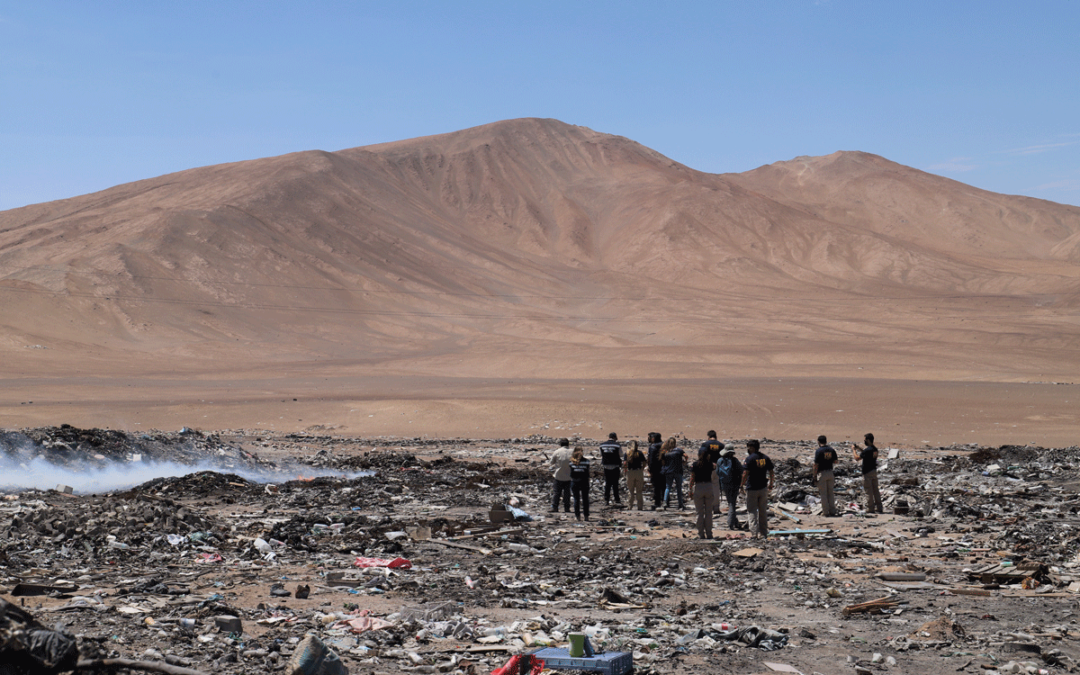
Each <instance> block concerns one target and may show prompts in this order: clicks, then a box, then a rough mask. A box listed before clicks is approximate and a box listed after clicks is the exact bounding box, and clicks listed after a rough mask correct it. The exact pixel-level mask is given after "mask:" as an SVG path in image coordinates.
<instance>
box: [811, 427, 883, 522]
mask: <svg viewBox="0 0 1080 675" xmlns="http://www.w3.org/2000/svg"><path fill="white" fill-rule="evenodd" d="M817 442H818V449H817V452H815V453H814V475H813V482H814V484H815V485H817V488H818V496H819V497H820V498H821V513H822V515H824V516H825V517H826V518H836V517H837V516H839V515H840V512H839V511H838V510H837V508H836V493H835V491H834V490H835V487H836V478H835V476H834V475H833V467H834V465H835V464H836V462H838V461H839V458H840V457H839V455H838V454H837V452H836V450H834V449H833V447H832V446H831V445H829V439H827V438H825V436H818V438H817ZM863 444H864V447H862V448H860V447H859V446H858V444H856V443H852V444H851V453H852V456H853V457H854V459H855V461H857V462H859V463H860V468H861V469H862V479H863V492H864V493H865V494H866V512H867V513H884V512H885V510H884V508H883V507H882V504H881V489H880V488H879V487H878V477H877V459H878V449H877V446H876V445H874V434H865V435H864V436H863Z"/></svg>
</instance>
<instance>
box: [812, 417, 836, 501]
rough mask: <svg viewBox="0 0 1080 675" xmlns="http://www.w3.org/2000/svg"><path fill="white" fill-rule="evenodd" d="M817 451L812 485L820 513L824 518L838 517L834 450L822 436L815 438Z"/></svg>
mask: <svg viewBox="0 0 1080 675" xmlns="http://www.w3.org/2000/svg"><path fill="white" fill-rule="evenodd" d="M817 444H818V449H817V452H815V453H814V483H815V484H816V485H817V487H818V495H819V496H820V497H821V513H822V515H824V516H825V517H826V518H835V517H836V516H838V515H840V514H839V513H837V512H836V495H835V494H834V492H833V491H834V490H835V489H836V478H835V476H833V464H835V463H836V459H837V457H836V450H833V449H832V447H831V446H830V445H828V439H827V438H825V437H824V436H818V437H817Z"/></svg>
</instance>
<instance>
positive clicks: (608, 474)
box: [604, 469, 622, 504]
mask: <svg viewBox="0 0 1080 675" xmlns="http://www.w3.org/2000/svg"><path fill="white" fill-rule="evenodd" d="M620 473H622V471H621V470H620V469H604V503H605V504H607V503H608V502H610V501H611V493H612V492H614V493H615V503H616V504H622V497H620V496H619V474H620Z"/></svg>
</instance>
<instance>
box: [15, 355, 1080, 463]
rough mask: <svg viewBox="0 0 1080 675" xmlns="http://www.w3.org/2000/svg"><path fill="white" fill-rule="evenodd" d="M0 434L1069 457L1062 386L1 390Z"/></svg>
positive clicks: (274, 381) (570, 384)
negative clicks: (962, 449)
mask: <svg viewBox="0 0 1080 675" xmlns="http://www.w3.org/2000/svg"><path fill="white" fill-rule="evenodd" d="M0 391H2V392H3V393H2V394H0V396H2V398H0V427H3V428H21V427H34V426H47V425H57V424H61V423H67V424H73V425H75V426H80V427H87V428H89V427H101V428H115V429H125V430H139V429H143V430H145V429H152V428H156V429H165V430H170V429H171V430H175V429H179V428H181V427H191V428H197V429H204V430H213V429H224V428H247V429H259V428H263V429H267V430H274V431H298V430H316V431H321V432H325V433H329V434H340V435H364V436H375V435H392V436H399V437H423V438H436V437H442V438H446V437H461V438H497V437H507V438H511V437H521V436H527V435H530V434H535V433H541V434H545V435H553V436H557V435H564V434H565V435H567V436H569V435H575V434H576V435H580V436H582V437H586V438H604V437H606V435H607V433H608V432H610V431H615V432H617V433H619V434H620V436H621V437H626V438H630V437H644V436H645V435H646V434H647V433H648V432H650V431H658V432H660V433H662V434H664V435H665V436H666V435H669V434H683V435H685V436H688V437H691V438H703V437H704V435H705V432H706V431H707V430H709V429H715V430H716V431H717V432H718V433H719V434H720V436H721V437H722V438H744V437H758V438H762V437H764V438H779V439H800V438H802V439H809V438H815V437H816V436H817V435H818V434H821V433H824V434H826V435H827V436H829V438H831V439H835V440H855V441H861V438H862V434H864V433H865V432H867V431H873V432H874V434H875V435H876V436H877V438H878V439H879V443H884V444H888V445H890V446H896V447H920V446H924V445H931V446H942V445H949V444H953V443H979V444H983V445H989V446H996V445H1003V444H1021V445H1022V444H1028V443H1030V444H1035V445H1041V446H1044V447H1064V446H1069V445H1076V444H1077V442H1078V438H1077V434H1076V422H1077V419H1076V414H1077V413H1076V410H1077V400H1076V397H1077V396H1078V395H1080V393H1078V392H1077V391H1076V385H1052V384H1019V383H978V382H914V381H906V380H863V379H854V380H850V379H849V380H844V379H836V378H769V379H765V378H735V379H716V380H710V381H707V382H702V381H700V380H697V381H695V380H679V381H655V380H610V381H602V380H601V381H598V380H581V381H577V380H572V379H567V380H562V381H554V382H553V381H550V380H513V381H509V380H494V379H487V378H475V379H464V378H447V377H421V376H415V377H403V376H399V377H379V378H360V377H345V376H337V377H335V376H333V375H332V373H331V372H327V373H326V374H325V376H324V377H312V376H308V377H304V376H292V377H265V378H255V377H250V378H249V379H239V378H238V379H227V380H221V379H213V378H210V377H208V378H206V379H199V380H190V379H182V378H175V379H174V378H168V377H165V376H160V377H156V378H137V377H130V378H121V379H106V378H100V379H99V378H59V377H58V378H43V377H38V378H5V379H3V380H0Z"/></svg>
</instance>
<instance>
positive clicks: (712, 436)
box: [694, 431, 724, 516]
mask: <svg viewBox="0 0 1080 675" xmlns="http://www.w3.org/2000/svg"><path fill="white" fill-rule="evenodd" d="M705 436H706V438H707V439H708V440H706V441H705V442H704V443H702V444H701V449H703V450H705V451H706V452H708V453H709V461H710V462H712V463H713V466H716V465H718V464H719V463H720V453H721V452H723V450H724V444H723V443H721V442H720V441H718V440H716V432H715V431H709V433H707V434H706V435H705ZM712 484H713V492H715V493H716V495H717V496H716V500H715V504H714V508H713V514H714V515H717V516H718V515H720V476H718V475H716V474H714V475H713V477H712ZM694 503H695V504H696V503H697V502H694Z"/></svg>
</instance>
